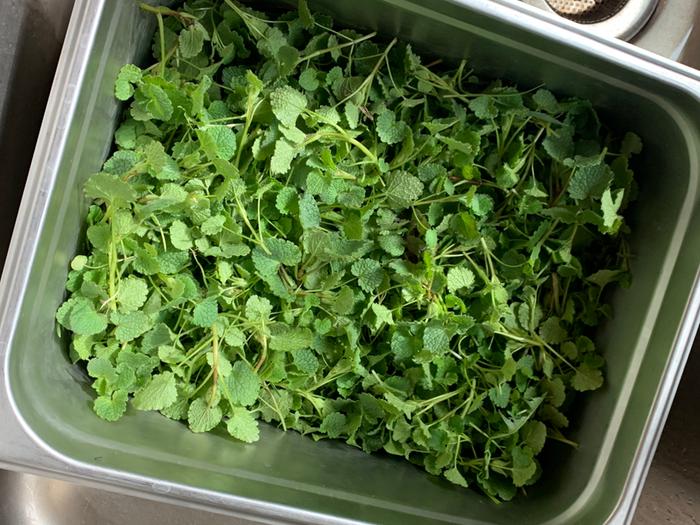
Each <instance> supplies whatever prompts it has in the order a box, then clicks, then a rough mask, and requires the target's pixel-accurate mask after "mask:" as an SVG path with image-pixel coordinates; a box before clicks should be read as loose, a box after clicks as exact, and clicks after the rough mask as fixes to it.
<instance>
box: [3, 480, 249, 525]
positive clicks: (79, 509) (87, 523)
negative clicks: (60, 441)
mask: <svg viewBox="0 0 700 525" xmlns="http://www.w3.org/2000/svg"><path fill="white" fill-rule="evenodd" d="M0 494H1V496H0V523H2V524H3V525H96V524H99V525H159V524H163V525H166V524H167V525H197V524H202V525H204V524H206V525H253V524H255V523H260V522H255V521H249V520H238V519H232V518H231V517H230V516H225V515H222V514H215V513H212V512H206V511H201V510H198V509H192V508H187V507H181V506H177V507H176V506H173V505H170V504H167V503H162V502H158V501H151V500H147V499H142V498H138V497H134V496H128V495H125V494H118V493H114V492H106V491H104V490H100V489H96V488H92V487H89V486H78V485H75V484H73V483H68V482H66V481H58V480H52V479H48V478H45V477H40V476H33V475H31V474H17V473H13V472H7V471H0Z"/></svg>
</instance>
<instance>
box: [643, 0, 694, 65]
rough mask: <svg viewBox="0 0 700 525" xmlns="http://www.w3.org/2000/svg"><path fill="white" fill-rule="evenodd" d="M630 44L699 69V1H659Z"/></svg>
mask: <svg viewBox="0 0 700 525" xmlns="http://www.w3.org/2000/svg"><path fill="white" fill-rule="evenodd" d="M632 43H634V44H635V45H637V46H639V47H642V48H644V49H648V50H649V51H653V52H655V53H658V54H660V55H663V56H665V57H668V58H670V59H671V60H676V61H678V62H682V63H684V64H688V65H689V66H691V67H695V68H698V69H700V2H699V1H698V0H660V1H659V6H658V8H657V9H656V11H654V14H653V15H652V17H651V19H650V20H649V22H648V23H647V25H646V26H645V27H644V29H643V30H642V31H641V32H640V33H639V34H638V35H637V36H636V37H635V38H634V39H632Z"/></svg>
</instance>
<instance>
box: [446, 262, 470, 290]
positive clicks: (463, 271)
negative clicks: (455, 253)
mask: <svg viewBox="0 0 700 525" xmlns="http://www.w3.org/2000/svg"><path fill="white" fill-rule="evenodd" d="M472 286H474V273H473V272H472V271H471V270H470V269H469V268H463V267H461V266H454V267H452V268H450V269H449V270H448V271H447V289H448V290H449V291H450V293H455V292H456V291H458V290H462V289H467V290H469V289H471V287H472Z"/></svg>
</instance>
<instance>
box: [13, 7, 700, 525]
mask: <svg viewBox="0 0 700 525" xmlns="http://www.w3.org/2000/svg"><path fill="white" fill-rule="evenodd" d="M118 1H122V0H118ZM72 4H73V0H0V71H3V72H8V71H9V72H10V74H9V75H7V74H4V75H2V76H0V159H2V166H3V176H2V177H0V224H3V225H4V227H0V260H4V256H5V252H6V249H7V243H8V240H9V236H10V232H11V225H12V223H13V221H14V216H15V213H16V210H17V205H18V203H19V198H20V196H21V192H22V189H23V185H24V175H25V174H26V172H27V170H28V167H29V163H30V160H31V154H32V151H33V147H34V143H35V140H36V136H37V133H38V129H39V125H40V123H41V117H42V114H43V109H44V104H45V101H46V98H47V96H48V92H49V88H50V85H51V80H52V78H53V72H54V68H55V65H56V62H57V60H58V55H59V52H60V47H61V43H62V39H63V35H64V33H65V29H66V25H67V23H68V18H69V14H70V10H71V7H72ZM693 17H695V21H696V22H697V25H696V26H694V25H693V23H692V21H693ZM699 34H700V7H698V3H697V1H696V0H660V3H659V7H658V9H657V11H656V13H655V14H654V15H653V17H652V19H651V21H650V23H649V25H648V27H647V28H645V30H643V31H642V32H641V33H640V34H639V35H638V36H637V38H636V43H638V44H639V45H641V46H642V47H645V48H647V49H651V50H657V51H658V52H660V53H662V54H665V55H666V56H670V57H671V58H674V59H677V60H682V61H685V62H686V63H688V64H690V65H694V66H695V67H700V61H698V60H700V56H699V55H700V37H699V36H698V35H699ZM693 61H697V62H694V63H693ZM696 347H698V348H697V351H696V352H694V354H693V355H692V356H691V358H690V360H689V362H688V365H687V368H686V373H685V375H684V380H683V382H682V383H681V386H680V389H679V392H678V396H677V398H676V401H675V404H674V407H673V409H672V411H671V415H670V418H669V420H668V423H667V426H666V430H665V432H664V435H663V437H662V439H661V443H660V445H659V449H658V451H657V454H656V457H655V460H654V463H653V464H652V468H651V472H650V474H649V477H648V481H647V485H646V487H645V490H644V493H643V496H642V499H641V502H640V505H639V508H638V512H637V515H636V517H635V523H638V524H643V525H651V524H656V523H678V524H680V523H698V521H699V520H700V450H699V449H698V448H697V447H695V446H694V445H695V444H696V443H698V442H699V441H700V420H698V419H697V417H696V411H697V408H698V406H697V399H699V398H700V397H699V396H698V394H699V393H700V392H698V383H697V381H696V380H695V378H696V377H698V375H699V374H700V342H696ZM0 428H1V427H0ZM1 431H2V430H0V432H1ZM93 523H101V524H104V525H112V524H113V525H120V524H126V523H128V524H131V525H141V524H144V525H145V524H149V525H151V524H158V523H168V524H172V525H179V524H188V525H196V524H200V523H202V524H204V523H206V524H208V525H219V524H224V523H226V524H232V523H235V524H243V523H251V522H249V521H244V520H240V519H235V518H231V517H230V516H223V515H219V514H214V513H211V512H207V511H204V510H197V509H193V508H185V507H179V506H174V505H171V504H167V503H163V502H160V501H153V500H147V499H142V498H139V497H136V496H134V495H125V494H117V493H112V492H107V491H105V490H103V489H98V488H94V487H88V486H82V485H77V484H74V483H70V482H66V481H59V480H54V479H50V478H48V477H43V476H37V475H33V474H23V473H15V472H11V471H9V470H4V471H2V470H0V524H8V525H28V524H37V525H81V524H86V525H88V524H93Z"/></svg>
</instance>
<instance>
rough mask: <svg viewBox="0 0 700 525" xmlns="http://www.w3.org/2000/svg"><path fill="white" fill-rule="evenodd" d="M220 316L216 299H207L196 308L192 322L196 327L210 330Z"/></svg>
mask: <svg viewBox="0 0 700 525" xmlns="http://www.w3.org/2000/svg"><path fill="white" fill-rule="evenodd" d="M218 315H219V305H218V304H217V302H216V297H207V298H206V299H204V300H203V301H202V302H200V303H198V304H197V305H196V306H195V307H194V310H193V311H192V322H193V323H194V324H195V326H200V327H202V328H210V327H211V325H213V324H214V323H215V322H216V320H217V318H218Z"/></svg>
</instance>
